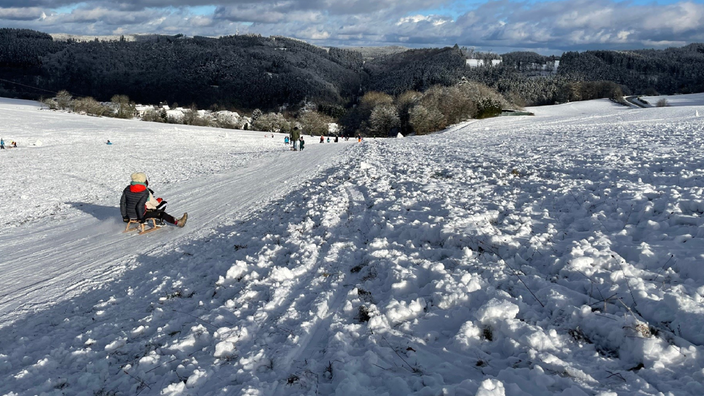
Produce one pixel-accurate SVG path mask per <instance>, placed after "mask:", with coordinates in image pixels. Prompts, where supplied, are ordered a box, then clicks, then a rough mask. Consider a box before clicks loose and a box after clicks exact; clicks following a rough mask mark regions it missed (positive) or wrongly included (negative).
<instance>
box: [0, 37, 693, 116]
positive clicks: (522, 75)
mask: <svg viewBox="0 0 704 396" xmlns="http://www.w3.org/2000/svg"><path fill="white" fill-rule="evenodd" d="M471 55H472V56H479V57H481V54H471ZM491 55H494V56H491V57H488V58H496V56H495V54H491ZM467 57H468V51H467V50H466V49H461V48H459V47H457V46H455V47H452V48H449V47H448V48H441V49H438V48H433V49H415V50H407V51H403V52H395V53H391V54H388V55H382V56H377V57H374V58H372V59H363V56H362V53H360V52H357V51H354V50H346V49H341V48H330V49H323V48H320V47H317V46H313V45H310V44H307V43H305V42H303V41H299V40H295V39H290V38H284V37H260V36H251V35H248V36H227V37H221V38H217V39H216V38H206V37H192V38H187V37H183V36H181V35H178V36H153V37H151V38H149V39H147V40H139V41H130V42H128V41H124V40H122V41H92V42H77V41H72V40H69V41H55V40H53V39H52V37H51V36H50V35H48V34H45V33H41V32H36V31H31V30H23V29H0V96H5V97H17V98H27V99H38V98H40V97H42V96H44V97H48V96H53V95H55V94H56V92H58V91H61V90H67V91H68V92H70V93H71V94H72V95H74V96H82V97H93V98H95V99H97V100H98V101H109V100H110V98H111V97H112V96H113V95H116V94H120V95H127V96H129V98H130V99H131V100H133V101H135V102H137V103H144V104H156V103H162V102H167V103H169V104H172V103H174V102H177V103H179V104H181V105H185V106H190V105H192V104H193V105H196V106H197V107H198V108H212V107H213V106H214V105H215V106H217V107H219V108H228V109H241V110H253V109H255V108H259V109H262V110H265V111H267V110H279V109H281V108H282V107H283V106H290V107H295V106H298V105H299V104H301V103H304V102H308V103H316V104H317V105H318V106H319V108H325V109H328V110H329V111H327V112H328V113H331V114H330V115H333V116H334V114H332V113H334V112H340V111H341V109H343V108H349V107H350V106H351V105H353V104H358V103H359V102H358V101H359V99H360V98H361V97H362V96H363V95H364V94H365V93H367V92H372V91H377V92H382V93H385V94H389V95H393V96H398V95H401V94H403V93H404V92H408V91H417V92H424V91H426V90H428V89H430V88H431V87H433V86H436V85H440V86H451V85H455V84H457V83H458V82H459V81H461V80H463V79H465V80H468V81H475V82H478V83H482V84H484V85H486V86H488V87H491V88H493V89H495V90H496V91H498V92H499V93H501V94H503V95H504V97H505V98H507V99H508V100H509V101H510V102H513V103H516V104H519V105H541V104H550V103H555V102H562V101H567V100H580V99H591V98H593V97H611V96H616V95H618V94H654V93H659V94H675V93H690V92H702V91H704V44H691V45H688V46H686V47H682V48H670V49H666V50H635V51H586V52H583V53H577V52H567V53H564V54H563V55H562V56H561V57H546V56H541V55H539V54H536V53H532V52H513V53H508V54H503V55H502V56H501V59H502V62H501V63H500V64H499V65H495V66H482V67H475V68H470V67H468V66H467V64H466V60H467ZM556 61H559V67H557V68H556V70H555V68H553V65H555V62H556Z"/></svg>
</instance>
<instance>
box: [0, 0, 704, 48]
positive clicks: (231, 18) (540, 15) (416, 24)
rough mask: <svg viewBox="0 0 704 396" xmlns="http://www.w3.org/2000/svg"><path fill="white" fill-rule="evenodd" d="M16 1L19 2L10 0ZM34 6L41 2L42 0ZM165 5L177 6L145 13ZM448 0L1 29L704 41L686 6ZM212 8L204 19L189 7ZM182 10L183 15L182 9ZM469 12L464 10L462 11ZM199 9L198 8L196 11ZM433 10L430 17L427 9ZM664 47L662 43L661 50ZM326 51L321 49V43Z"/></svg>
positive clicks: (509, 41) (699, 8)
mask: <svg viewBox="0 0 704 396" xmlns="http://www.w3.org/2000/svg"><path fill="white" fill-rule="evenodd" d="M10 1H15V2H17V1H19V0H10ZM24 1H32V2H33V3H32V4H35V5H36V4H41V2H43V1H47V0H24ZM166 3H170V4H172V5H173V6H174V7H170V8H165V9H160V8H145V7H146V6H154V7H156V6H159V5H163V4H166ZM453 3H454V2H452V1H449V0H430V1H427V0H407V1H400V0H281V1H276V2H272V1H268V0H265V1H253V0H216V1H215V2H213V1H210V0H174V1H171V2H168V1H167V0H121V1H120V2H119V3H110V2H103V0H88V1H87V2H83V3H80V4H81V6H80V7H79V8H77V9H74V10H72V11H71V12H69V13H62V14H57V13H55V12H52V11H51V10H50V9H42V8H39V7H36V6H35V7H26V8H24V7H17V6H15V7H12V8H10V7H4V8H3V7H1V6H0V24H4V25H8V26H11V27H25V28H30V29H36V30H40V31H46V32H49V33H72V34H82V33H85V31H88V30H92V31H94V32H95V33H96V34H112V33H113V32H115V31H118V30H117V29H122V30H120V31H124V33H165V34H171V33H172V32H178V33H183V34H186V35H205V36H219V35H228V34H233V32H234V31H236V30H239V31H240V32H248V33H258V34H262V35H283V36H291V37H297V38H301V39H310V40H316V41H326V40H327V41H329V42H330V43H334V44H335V45H345V44H348V45H367V46H369V45H388V44H399V43H403V44H404V45H408V46H445V45H452V44H454V43H457V44H460V45H466V46H472V47H476V48H478V49H479V50H481V49H482V48H491V49H493V50H495V51H496V50H497V49H498V48H512V49H515V48H524V49H530V48H536V49H540V50H541V51H546V49H547V51H549V52H551V53H559V52H560V51H562V50H570V49H574V48H579V49H584V48H589V47H594V48H604V49H608V48H610V47H614V48H624V46H631V47H632V48H642V47H654V46H655V47H662V46H665V45H667V44H664V43H668V44H669V43H688V42H695V41H702V40H704V5H702V4H697V3H694V2H691V1H686V2H680V3H675V4H670V5H658V4H647V5H637V4H634V3H632V2H621V1H615V0H574V1H567V0H558V1H550V2H538V3H533V2H531V1H529V0H524V1H510V0H494V1H489V2H486V3H482V4H478V5H475V6H472V7H473V8H472V9H470V10H469V11H468V12H466V13H464V14H462V15H460V16H457V17H451V16H449V15H443V14H442V13H441V12H439V11H437V10H441V9H443V5H445V6H448V7H449V5H450V4H453ZM209 4H210V5H215V6H217V8H215V11H214V12H213V13H212V14H210V15H203V14H202V13H199V14H197V15H196V14H193V13H191V11H190V10H191V9H192V7H196V6H203V5H209ZM181 5H182V6H183V7H179V6H181ZM465 7H470V5H465ZM202 9H203V7H201V10H202ZM427 9H435V10H436V11H435V13H434V14H431V15H428V14H427V12H423V10H427ZM660 43H663V44H662V45H661V44H660ZM318 44H325V43H318Z"/></svg>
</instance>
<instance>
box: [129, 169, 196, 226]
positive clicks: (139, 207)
mask: <svg viewBox="0 0 704 396" xmlns="http://www.w3.org/2000/svg"><path fill="white" fill-rule="evenodd" d="M130 177H131V179H132V181H131V182H130V184H129V185H128V186H127V187H125V189H124V191H122V197H121V198H120V213H121V214H122V221H124V222H125V223H127V222H129V221H130V219H136V220H138V221H139V222H140V223H144V221H145V220H147V219H151V218H155V219H159V220H162V221H165V222H167V223H171V224H174V225H176V226H179V227H183V226H185V225H186V220H187V219H188V213H184V214H183V216H181V218H180V219H176V218H174V217H173V216H171V215H170V214H168V213H166V201H164V200H163V199H161V198H154V191H152V189H150V188H149V187H148V186H149V181H147V175H145V174H144V173H142V172H136V173H133V174H132V175H131V176H130Z"/></svg>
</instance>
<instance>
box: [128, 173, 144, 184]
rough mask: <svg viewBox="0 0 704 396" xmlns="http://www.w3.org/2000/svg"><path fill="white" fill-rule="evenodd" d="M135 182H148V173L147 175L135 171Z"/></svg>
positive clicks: (133, 177) (133, 178)
mask: <svg viewBox="0 0 704 396" xmlns="http://www.w3.org/2000/svg"><path fill="white" fill-rule="evenodd" d="M130 177H131V178H132V181H133V182H137V183H146V182H147V175H145V174H144V173H142V172H135V173H133V174H132V175H131V176H130Z"/></svg>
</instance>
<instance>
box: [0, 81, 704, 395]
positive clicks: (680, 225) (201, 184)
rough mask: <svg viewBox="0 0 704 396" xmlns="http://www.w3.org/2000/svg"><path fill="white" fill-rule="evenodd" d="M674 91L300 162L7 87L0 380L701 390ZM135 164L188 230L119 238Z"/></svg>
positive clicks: (336, 149)
mask: <svg viewBox="0 0 704 396" xmlns="http://www.w3.org/2000/svg"><path fill="white" fill-rule="evenodd" d="M654 99H657V98H654ZM667 99H668V103H670V104H671V107H662V108H656V107H653V108H647V109H638V108H629V107H625V106H621V105H617V104H614V103H612V102H610V101H608V100H596V101H589V102H579V103H568V104H562V105H557V106H547V107H538V108H531V109H529V110H530V111H531V112H533V113H535V116H531V117H529V116H526V117H499V118H494V119H486V120H473V121H469V122H466V123H462V124H459V125H456V126H453V127H451V128H448V129H447V130H445V131H443V132H441V133H437V134H433V135H430V136H416V137H406V138H399V139H365V140H364V141H362V142H361V143H360V142H357V141H354V142H353V141H352V140H350V141H341V142H339V143H322V144H320V143H318V142H317V139H314V138H310V137H307V140H308V142H307V145H306V148H305V150H303V151H299V152H293V151H289V150H287V147H286V146H285V145H284V143H283V135H280V134H271V133H264V132H251V131H238V130H223V129H211V128H198V127H186V126H181V125H179V126H176V125H169V124H156V123H147V122H141V121H136V120H114V119H103V118H94V117H88V116H81V115H75V114H68V113H61V112H54V111H49V110H46V109H40V107H39V105H37V104H35V103H33V102H25V101H17V100H9V99H5V100H0V119H1V120H2V123H0V137H2V138H3V139H4V140H5V142H8V140H14V141H17V142H18V148H12V149H6V150H1V151H0V166H1V167H2V170H3V181H4V183H3V188H2V189H1V190H0V209H1V211H2V218H0V224H2V228H1V229H0V249H1V253H0V274H2V276H1V277H0V290H2V291H1V292H0V317H2V322H0V394H1V395H137V394H139V395H354V396H359V395H479V396H502V395H511V396H513V395H516V396H518V395H546V394H554V395H563V396H582V395H599V396H612V395H678V396H679V395H702V394H704V385H702V384H703V383H704V347H703V344H704V334H703V333H702V331H701V330H702V328H703V327H704V305H703V304H702V302H703V301H704V243H702V238H704V221H703V220H702V216H703V215H704V198H703V193H704V134H703V132H704V119H703V118H700V117H699V114H702V115H704V95H701V94H699V95H686V96H678V97H668V98H667ZM650 100H651V101H652V100H653V99H650ZM656 101H657V100H656ZM108 139H109V140H111V142H113V145H110V146H108V145H106V144H105V143H106V141H107V140H108ZM136 171H142V172H145V173H146V174H147V176H148V177H149V181H150V187H152V188H154V190H155V192H156V195H157V196H162V197H164V198H165V199H166V200H167V201H168V202H169V204H168V208H167V210H168V211H169V212H170V213H171V214H173V215H176V216H180V215H181V214H182V213H183V212H188V213H189V221H188V223H187V224H186V226H185V227H184V228H177V227H174V226H167V227H165V228H163V229H160V230H158V231H156V232H154V233H150V234H145V235H136V234H135V233H123V232H122V231H123V229H124V224H123V223H122V221H121V218H120V215H119V208H118V203H119V197H120V193H121V191H122V189H123V188H124V187H125V185H127V183H128V182H129V175H130V173H132V172H136Z"/></svg>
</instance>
